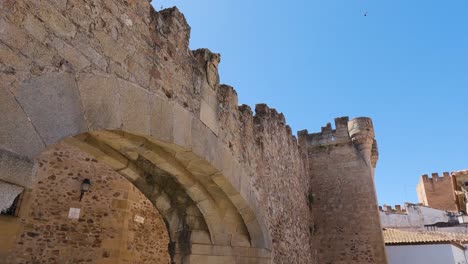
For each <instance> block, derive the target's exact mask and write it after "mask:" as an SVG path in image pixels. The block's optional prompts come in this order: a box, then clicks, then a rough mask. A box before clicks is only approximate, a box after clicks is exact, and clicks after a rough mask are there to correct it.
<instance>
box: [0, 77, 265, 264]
mask: <svg viewBox="0 0 468 264" xmlns="http://www.w3.org/2000/svg"><path fill="white" fill-rule="evenodd" d="M0 112H1V113H2V115H1V117H0V123H1V126H0V165H1V166H0V180H2V181H5V182H9V183H12V184H15V185H19V186H22V187H25V188H34V178H33V175H34V167H35V165H34V157H36V156H37V155H38V154H39V153H41V152H42V151H43V150H44V149H46V148H48V147H49V146H51V145H53V144H55V143H57V142H59V141H61V140H65V141H66V142H68V143H70V144H73V145H75V146H78V147H79V148H80V149H82V150H84V151H86V152H87V153H89V154H92V155H94V156H95V157H96V158H97V159H98V160H100V161H103V162H105V163H107V164H108V165H110V166H111V167H112V168H113V169H114V170H115V171H117V172H119V173H120V174H121V175H123V176H124V177H126V178H127V179H128V180H129V181H131V182H132V183H133V184H134V185H135V186H136V187H137V188H138V189H140V190H141V191H142V192H143V193H144V194H145V195H146V196H147V197H148V198H149V199H150V201H151V202H152V203H153V204H154V205H155V207H156V208H157V209H158V210H159V211H160V213H161V214H162V215H163V217H164V219H165V222H166V224H167V227H168V231H169V234H170V237H171V242H172V243H173V252H172V257H173V261H174V262H176V263H247V262H248V263H270V261H271V260H270V259H271V253H270V249H271V240H270V237H269V234H268V231H267V228H266V225H265V224H263V223H265V222H264V221H263V216H262V215H261V214H259V213H256V212H260V210H256V209H257V204H256V201H255V199H254V198H253V197H252V191H251V190H250V184H249V178H248V177H247V175H246V173H244V168H243V166H242V164H239V163H238V162H237V161H236V159H235V158H233V157H232V154H231V153H230V151H229V148H228V147H227V146H224V144H223V143H221V141H220V140H219V139H218V138H217V136H216V135H215V134H214V133H213V132H212V130H211V129H210V128H209V127H207V126H206V125H205V124H204V123H203V122H202V121H201V120H200V119H199V118H198V117H197V116H195V115H194V114H193V113H192V112H190V111H188V110H186V109H185V108H183V107H181V106H179V105H178V104H174V103H172V102H170V101H168V100H167V98H166V97H163V96H160V95H158V94H156V93H152V92H149V91H147V90H145V89H142V88H141V87H140V86H137V85H134V84H132V83H130V82H127V81H125V80H122V79H119V78H116V77H113V76H107V75H98V74H79V75H73V74H71V73H67V72H61V73H49V74H44V75H41V76H37V77H33V78H30V79H28V80H27V81H24V82H22V83H21V85H20V86H19V87H17V89H14V90H12V89H9V88H8V87H1V89H0Z"/></svg>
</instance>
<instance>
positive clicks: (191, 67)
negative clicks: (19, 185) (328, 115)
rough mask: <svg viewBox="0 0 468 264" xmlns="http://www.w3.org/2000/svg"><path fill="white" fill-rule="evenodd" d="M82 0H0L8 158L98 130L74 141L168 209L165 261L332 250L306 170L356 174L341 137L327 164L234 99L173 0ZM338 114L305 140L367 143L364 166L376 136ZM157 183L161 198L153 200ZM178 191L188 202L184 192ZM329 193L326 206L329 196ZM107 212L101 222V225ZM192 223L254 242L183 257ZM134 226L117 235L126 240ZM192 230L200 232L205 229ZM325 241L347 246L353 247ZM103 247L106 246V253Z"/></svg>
mask: <svg viewBox="0 0 468 264" xmlns="http://www.w3.org/2000/svg"><path fill="white" fill-rule="evenodd" d="M91 2H92V3H91ZM91 2H83V1H77V0H68V1H64V0H46V1H33V0H19V1H6V2H1V3H0V10H1V11H4V12H2V16H1V18H0V81H1V83H3V84H4V85H6V86H7V87H8V90H9V91H12V93H13V94H14V95H15V96H16V98H15V97H11V96H8V94H6V95H7V96H5V97H3V94H0V95H2V97H0V102H1V103H2V104H3V103H4V102H6V104H5V105H6V106H7V109H6V111H7V114H6V115H5V114H4V115H0V124H1V125H2V126H0V144H1V147H2V149H5V150H7V151H10V152H13V153H12V155H13V156H14V157H16V156H17V155H16V154H19V155H20V156H24V157H32V156H34V155H35V153H36V152H37V151H40V149H42V147H43V146H41V142H42V141H44V142H45V143H44V144H47V145H50V144H53V143H56V142H57V141H59V140H61V139H63V138H66V137H69V136H72V135H76V134H79V133H82V132H85V131H87V130H88V128H89V130H91V131H99V133H100V134H99V133H98V134H92V137H96V140H95V141H98V142H95V141H93V140H90V139H80V140H82V141H83V142H84V143H85V144H90V145H92V147H95V148H97V150H96V149H92V148H87V150H86V151H89V152H90V153H92V154H96V160H98V161H108V162H109V164H111V165H112V167H113V168H114V169H116V170H118V171H119V172H120V173H121V175H125V177H127V179H128V180H130V181H132V182H133V184H134V185H135V186H136V187H137V188H139V189H140V190H141V191H142V192H143V193H144V195H145V196H146V197H148V198H150V200H151V202H152V203H153V204H155V205H156V207H158V205H159V206H160V207H161V208H164V209H165V210H166V211H165V213H166V214H165V215H164V216H163V217H164V218H165V219H166V221H167V222H168V223H169V227H168V231H169V234H170V235H171V243H174V244H171V250H170V254H171V256H172V260H173V261H175V262H176V263H182V261H190V260H193V261H198V262H202V263H209V261H212V262H213V263H224V262H223V261H225V262H226V263H228V261H231V260H233V261H235V263H268V262H269V261H273V262H274V263H321V262H320V261H318V262H317V259H316V258H314V254H315V252H317V251H320V252H321V254H322V253H323V252H325V251H329V252H332V253H330V254H333V252H334V251H332V250H329V248H323V247H320V245H316V244H315V243H312V242H313V241H315V239H314V236H315V233H314V232H315V230H316V229H315V226H314V224H316V223H315V222H316V221H318V222H320V221H322V220H323V219H326V215H325V213H323V212H322V211H320V209H317V208H315V207H313V206H311V199H310V195H309V194H310V193H311V190H312V189H313V188H315V189H314V190H317V188H316V186H315V185H316V182H317V181H316V179H318V178H320V179H323V181H322V180H321V181H318V184H317V186H319V185H320V184H325V185H326V184H328V183H331V182H334V181H333V180H334V179H336V178H333V177H328V175H329V174H330V175H332V176H333V175H335V174H334V172H335V169H336V170H340V169H343V168H347V169H349V170H350V171H352V172H353V173H358V172H359V171H360V172H363V173H364V172H367V170H366V169H365V168H363V167H361V165H362V163H360V162H361V161H359V160H355V159H354V158H355V156H353V155H354V154H350V153H351V152H350V151H348V150H349V149H346V148H343V150H342V151H338V152H337V153H335V152H334V153H333V155H335V154H336V157H332V159H333V160H334V162H333V163H330V164H328V163H327V162H328V161H327V158H328V157H327V156H326V155H325V154H324V153H321V154H320V155H318V154H317V155H315V156H313V155H309V153H308V151H306V148H305V145H304V144H305V142H304V141H301V142H299V143H298V142H297V139H296V138H295V137H294V136H293V135H292V132H291V129H290V127H289V126H287V125H286V120H285V118H284V116H283V115H282V114H281V113H278V112H277V111H276V110H274V109H271V108H269V107H268V106H266V105H265V104H261V105H257V106H256V109H255V115H254V114H253V112H252V110H251V109H250V107H248V106H245V105H242V106H238V100H237V94H236V92H235V90H234V89H233V88H232V87H229V86H227V85H221V84H219V74H218V72H217V67H218V63H219V54H215V53H212V52H210V51H209V50H207V49H199V50H195V51H190V50H189V45H188V41H189V37H190V26H189V25H188V24H187V22H186V20H185V18H184V16H183V15H182V14H181V13H180V12H179V11H178V10H177V9H176V8H170V9H165V10H162V11H160V12H156V11H155V10H154V9H153V8H152V7H151V6H150V3H149V1H113V0H105V1H91ZM75 79H76V80H77V84H75ZM5 91H6V90H5ZM0 92H1V91H0ZM16 100H17V101H18V102H19V104H17V103H16ZM15 103H16V106H15ZM3 107H4V105H0V110H4V109H3ZM23 109H24V111H23ZM22 111H23V112H24V113H23V116H21V112H22ZM17 117H19V119H18V121H15V118H17ZM28 118H29V119H30V120H31V121H32V122H30V120H28ZM3 124H7V125H6V126H3ZM346 125H347V124H346ZM346 125H344V124H341V123H340V124H339V126H340V127H338V126H337V129H336V130H337V131H336V134H335V136H336V137H335V138H334V137H332V136H330V135H331V134H330V133H328V132H330V131H332V130H333V129H332V128H331V126H330V127H325V128H324V131H325V132H327V133H325V134H327V135H328V136H329V137H321V138H320V139H319V140H317V141H316V142H317V144H319V145H320V144H329V143H330V142H331V141H333V142H334V143H333V144H336V143H349V144H348V145H349V146H348V145H347V146H348V147H349V148H350V149H351V148H359V149H357V151H360V152H361V155H362V156H365V157H367V155H368V153H369V152H370V153H371V155H373V156H371V157H370V164H371V165H372V164H375V161H376V155H375V153H376V147H375V143H372V144H371V145H370V146H367V145H365V144H363V142H364V141H361V140H360V139H357V138H354V139H355V140H354V141H353V142H351V138H350V137H349V135H348V131H345V132H344V130H343V129H342V128H343V127H346ZM105 130H112V131H113V132H109V131H105ZM116 130H117V131H116ZM345 130H347V128H346V129H345ZM31 131H38V133H37V134H38V135H36V134H35V132H31ZM125 132H127V133H125ZM106 133H107V134H106ZM113 133H114V134H115V136H112V135H111V134H113ZM39 135H40V136H39ZM99 136H103V137H101V138H100V137H99ZM136 136H140V137H136ZM341 136H343V137H341ZM41 138H42V139H41ZM337 138H338V140H337ZM29 142H31V143H29ZM38 142H39V143H38ZM93 142H94V143H93ZM151 144H155V145H156V147H155V146H152V145H151ZM29 147H30V148H29ZM369 147H370V148H369ZM111 149H113V150H111ZM353 151H356V149H353ZM372 153H374V154H372ZM322 154H323V155H322ZM15 155H16V156H15ZM335 158H336V159H335ZM310 163H313V166H312V165H310ZM14 164H16V163H14ZM207 164H208V166H207ZM23 165H24V164H23ZM156 165H157V166H156ZM54 166H55V165H51V167H52V168H53V167H54ZM366 166H367V167H369V162H368V164H367V165H366ZM24 167H27V166H24ZM312 167H313V168H312ZM5 168H7V167H5ZM8 168H14V166H13V167H12V166H8ZM17 171H18V172H20V173H23V171H22V170H21V169H18V170H17ZM329 172H330V173H329ZM332 172H333V173H332ZM15 173H16V172H15ZM20 173H17V174H20ZM210 173H213V174H210ZM168 175H169V176H168ZM15 177H17V176H15ZM21 177H24V178H21V179H22V181H23V182H28V181H27V180H25V179H26V178H28V177H29V178H28V179H33V177H32V176H31V175H30V174H23V176H21ZM329 178H330V179H329ZM161 179H164V181H163V182H164V184H163V182H162V181H161ZM363 179H364V180H363ZM365 179H366V178H365V177H362V178H360V180H357V181H356V182H359V184H362V185H363V186H362V187H360V188H358V190H359V191H360V192H361V191H362V193H360V192H356V195H354V196H353V195H352V194H351V193H350V195H349V197H348V199H349V200H353V199H358V200H365V201H371V202H373V201H374V200H375V196H374V197H373V196H372V191H371V190H372V188H373V187H372V185H371V184H370V182H372V180H370V182H368V181H365ZM361 180H362V181H361ZM157 183H158V184H159V185H161V186H163V187H164V188H163V187H160V186H159V185H158V184H157ZM26 184H27V183H25V185H24V186H26ZM330 185H331V184H330ZM109 186H112V187H115V188H118V187H119V186H118V185H114V184H110V185H109ZM194 186H196V187H194ZM325 187H330V186H329V185H326V186H325ZM325 187H324V190H325V189H326V188H325ZM190 188H192V189H190ZM330 188H331V187H330ZM187 189H189V190H190V191H187ZM318 190H320V189H318ZM164 195H167V197H168V200H167V201H166V202H165V203H156V201H157V199H158V197H161V196H164ZM190 195H191V196H192V197H193V199H195V200H197V201H200V202H199V203H198V204H195V203H190V201H191V197H190ZM324 195H325V194H324ZM366 195H367V196H366ZM364 197H366V199H364ZM334 198H335V197H334ZM132 199H136V198H135V197H133V198H129V200H131V201H133V200H132ZM314 199H315V198H313V199H312V200H314ZM115 200H116V201H115V202H114V205H115V206H116V209H119V210H121V209H122V208H127V209H128V205H129V203H127V202H122V201H123V200H124V199H122V197H119V198H115ZM332 200H333V199H332ZM333 201H335V200H333ZM192 202H193V200H192ZM341 203H343V204H344V203H345V202H341ZM341 203H338V204H333V205H334V206H336V208H339V206H341ZM111 204H112V203H111ZM174 205H177V206H174ZM372 206H373V205H370V206H369V207H368V209H369V213H370V214H371V209H372ZM189 208H190V209H189ZM185 210H186V211H185ZM349 210H350V211H353V210H354V208H352V209H349ZM189 211H190V214H187V212H189ZM356 212H357V213H356V214H355V215H354V216H355V217H356V218H353V219H352V221H359V219H357V217H360V215H361V213H362V211H359V210H356ZM321 217H322V218H321ZM314 218H316V220H314ZM119 220H122V218H118V217H117V218H116V219H111V220H110V221H109V222H105V223H101V224H102V226H105V227H108V225H111V226H112V225H114V224H116V223H117V222H118V221H119ZM205 220H206V222H205ZM368 224H369V226H373V228H374V229H372V231H370V233H369V234H370V235H369V236H372V234H374V235H375V232H374V231H375V230H376V229H375V228H378V223H376V224H374V223H370V222H369V223H368ZM244 226H245V227H244ZM319 228H320V226H319ZM195 230H197V232H198V231H200V232H206V234H209V238H210V243H212V244H213V245H217V244H216V243H219V244H218V245H217V246H232V243H234V244H236V245H237V244H238V245H246V247H247V242H250V245H251V248H249V249H252V250H253V251H252V252H251V253H248V254H249V255H236V257H235V258H232V259H231V258H227V256H205V255H199V256H194V255H192V256H191V257H188V256H189V255H190V241H191V238H190V231H195ZM318 230H320V229H318ZM348 231H349V230H346V232H348ZM132 232H133V231H128V232H127V233H125V234H124V235H123V236H125V237H127V238H129V239H131V238H132V236H133V235H134V233H132ZM346 232H345V233H346ZM246 233H248V236H246ZM331 234H333V235H329V236H325V235H324V236H323V244H324V245H325V244H327V243H328V244H327V245H330V243H329V242H330V241H347V239H348V235H343V236H340V235H339V234H337V233H336V232H335V233H334V232H331ZM346 234H348V233H346ZM233 235H234V236H238V237H234V238H233ZM197 236H198V235H197ZM77 237H78V238H77V239H78V240H80V239H83V237H82V236H80V235H79V234H78V235H77ZM245 237H249V240H250V241H245V240H244V238H245ZM343 237H344V238H343ZM374 238H375V237H374ZM195 240H196V241H198V240H203V241H205V242H207V241H208V240H207V239H206V237H205V238H204V239H198V238H197V239H195V238H194V241H195ZM369 241H371V240H362V241H361V240H359V241H358V242H356V243H361V244H363V247H364V248H366V249H367V248H369V250H370V251H373V250H374V249H375V248H373V247H372V246H371V245H370V244H371V243H374V242H375V244H379V243H380V241H378V238H377V240H372V241H371V242H369ZM102 243H103V244H106V245H109V246H111V248H112V247H115V246H116V244H117V243H118V242H116V240H115V239H105V240H103V241H102ZM336 245H337V244H336ZM330 247H331V248H333V249H335V248H346V250H348V248H347V247H352V245H351V244H349V245H340V247H336V246H335V244H332V245H331V246H330ZM258 251H261V252H263V253H258ZM211 252H212V253H213V251H211ZM220 252H225V251H223V250H222V249H220ZM231 252H234V253H233V254H237V253H239V254H241V252H244V253H245V251H242V250H235V251H232V250H231ZM246 252H250V251H249V250H247V251H246ZM359 252H362V249H361V248H359ZM114 253H115V252H114ZM347 253H348V251H346V254H347ZM102 254H103V255H104V256H107V255H109V254H110V256H114V255H113V252H112V251H109V252H108V251H105V252H102ZM242 254H243V253H242ZM250 254H251V255H250ZM369 254H370V255H372V254H374V253H372V252H371V253H369ZM376 254H377V255H378V253H376ZM370 255H369V256H370ZM239 256H242V257H239ZM270 257H271V258H272V259H271V260H270V259H269V258H270ZM122 258H125V259H131V258H132V256H129V255H125V254H124V255H122ZM347 260H349V259H348V258H347V257H346V261H347ZM109 261H110V260H109ZM203 261H204V262H203ZM349 261H350V262H349V263H352V261H353V260H349ZM110 262H111V261H110Z"/></svg>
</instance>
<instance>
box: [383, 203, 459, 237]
mask: <svg viewBox="0 0 468 264" xmlns="http://www.w3.org/2000/svg"><path fill="white" fill-rule="evenodd" d="M380 223H381V224H382V227H383V228H395V229H403V230H412V231H417V230H419V231H423V230H428V229H433V230H438V231H448V232H463V231H465V229H466V228H465V226H459V225H458V218H457V215H456V214H455V213H452V212H447V211H443V210H439V209H434V208H431V207H427V206H423V205H419V204H410V203H406V204H405V206H404V208H400V206H395V209H393V208H391V207H390V206H384V207H383V208H381V210H380ZM442 229H444V230H442Z"/></svg>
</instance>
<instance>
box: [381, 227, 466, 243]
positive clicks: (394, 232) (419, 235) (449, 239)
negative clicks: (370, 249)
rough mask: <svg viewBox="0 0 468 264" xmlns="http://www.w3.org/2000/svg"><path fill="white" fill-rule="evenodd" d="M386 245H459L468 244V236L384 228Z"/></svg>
mask: <svg viewBox="0 0 468 264" xmlns="http://www.w3.org/2000/svg"><path fill="white" fill-rule="evenodd" d="M383 234H384V240H385V244H387V245H391V244H429V243H457V244H463V243H467V242H468V234H462V233H449V232H437V231H420V232H411V231H403V230H398V229H390V228H384V230H383Z"/></svg>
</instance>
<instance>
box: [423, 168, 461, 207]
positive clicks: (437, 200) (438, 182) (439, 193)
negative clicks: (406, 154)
mask: <svg viewBox="0 0 468 264" xmlns="http://www.w3.org/2000/svg"><path fill="white" fill-rule="evenodd" d="M416 192H417V194H418V199H419V202H420V203H422V204H424V205H425V206H429V207H432V208H436V209H440V210H445V211H457V205H456V202H455V194H454V189H453V183H452V177H451V176H450V173H448V172H444V173H443V177H439V174H438V173H432V177H429V176H428V175H427V174H426V175H423V176H421V179H420V180H419V182H418V185H417V186H416Z"/></svg>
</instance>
